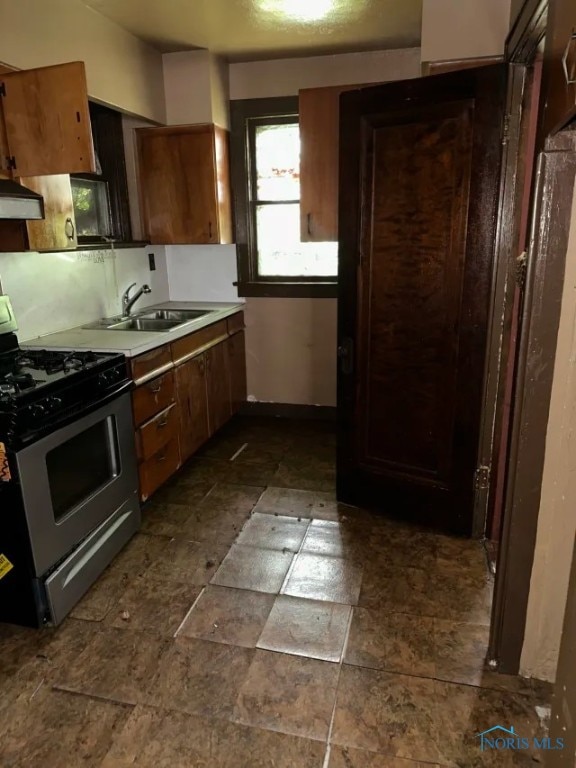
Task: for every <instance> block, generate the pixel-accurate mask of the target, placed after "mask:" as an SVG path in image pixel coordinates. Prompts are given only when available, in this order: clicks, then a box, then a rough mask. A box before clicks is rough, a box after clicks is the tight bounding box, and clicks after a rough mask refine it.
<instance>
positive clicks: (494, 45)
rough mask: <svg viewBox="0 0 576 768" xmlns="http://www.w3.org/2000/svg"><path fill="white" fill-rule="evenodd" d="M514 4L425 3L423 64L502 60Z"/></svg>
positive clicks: (486, 0)
mask: <svg viewBox="0 0 576 768" xmlns="http://www.w3.org/2000/svg"><path fill="white" fill-rule="evenodd" d="M510 2H511V0H423V4H422V61H423V62H424V61H450V60H451V59H473V58H477V57H482V56H500V55H502V53H503V51H504V42H505V40H506V37H507V35H508V30H509V26H510Z"/></svg>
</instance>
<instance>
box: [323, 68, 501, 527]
mask: <svg viewBox="0 0 576 768" xmlns="http://www.w3.org/2000/svg"><path fill="white" fill-rule="evenodd" d="M504 95H505V68H504V67H503V66H502V67H500V66H497V67H486V68H481V69H476V70H470V71H465V72H458V73H454V74H449V75H439V76H434V77H428V78H425V79H420V80H414V81H406V82H402V83H393V84H389V85H385V86H378V87H376V88H367V89H363V90H360V91H356V92H354V93H350V94H345V95H344V96H343V97H342V102H341V116H342V119H341V146H342V147H345V148H346V151H345V152H342V153H341V156H340V163H341V175H340V189H341V195H340V233H341V239H340V275H339V283H340V301H339V338H340V342H339V343H340V348H341V354H342V355H343V356H342V359H341V366H340V372H339V406H340V430H339V451H338V470H339V479H338V492H339V498H340V499H341V500H343V501H347V502H351V503H362V504H369V505H371V506H375V507H377V508H383V509H387V510H393V511H395V512H397V513H399V514H401V515H402V516H404V517H409V518H413V519H416V520H418V521H420V522H423V523H428V524H430V525H434V526H436V527H440V528H444V529H447V530H452V531H457V532H460V533H469V532H470V530H471V521H472V502H473V493H474V482H473V481H474V470H475V464H476V451H477V444H478V435H479V420H480V407H481V394H482V378H483V366H484V346H485V339H486V327H487V314H488V303H489V289H490V267H491V261H492V251H493V245H494V230H495V215H496V205H497V191H498V174H499V161H500V148H501V126H502V112H503V101H504ZM358 158H360V162H358ZM350 350H354V351H352V352H350ZM345 352H347V354H344V353H345Z"/></svg>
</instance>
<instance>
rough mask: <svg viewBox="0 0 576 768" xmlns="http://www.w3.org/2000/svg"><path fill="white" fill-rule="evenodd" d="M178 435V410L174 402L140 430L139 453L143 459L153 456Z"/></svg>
mask: <svg viewBox="0 0 576 768" xmlns="http://www.w3.org/2000/svg"><path fill="white" fill-rule="evenodd" d="M177 436H178V410H177V408H176V405H175V404H174V403H173V404H172V405H171V406H170V407H169V408H167V409H166V410H165V411H162V412H161V413H159V414H158V416H155V417H154V418H153V419H150V421H147V422H146V423H145V424H143V425H142V426H141V427H140V429H139V430H138V455H139V458H140V460H141V461H146V460H147V459H150V458H152V456H154V454H155V453H158V451H159V450H160V449H161V448H163V447H164V446H165V445H166V444H167V443H169V442H170V440H171V439H172V438H173V437H177Z"/></svg>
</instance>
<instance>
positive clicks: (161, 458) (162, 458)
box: [157, 453, 166, 462]
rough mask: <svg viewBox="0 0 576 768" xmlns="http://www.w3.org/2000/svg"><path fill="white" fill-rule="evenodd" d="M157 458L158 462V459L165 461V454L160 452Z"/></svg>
mask: <svg viewBox="0 0 576 768" xmlns="http://www.w3.org/2000/svg"><path fill="white" fill-rule="evenodd" d="M157 458H158V461H159V462H160V461H166V454H165V453H161V454H160V455H159V456H158V457H157Z"/></svg>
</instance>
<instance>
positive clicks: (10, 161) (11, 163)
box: [6, 155, 16, 171]
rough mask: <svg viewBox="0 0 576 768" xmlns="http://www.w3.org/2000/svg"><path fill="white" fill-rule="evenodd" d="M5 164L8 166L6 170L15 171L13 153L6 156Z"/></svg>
mask: <svg viewBox="0 0 576 768" xmlns="http://www.w3.org/2000/svg"><path fill="white" fill-rule="evenodd" d="M6 165H7V167H8V170H12V171H15V170H16V158H15V157H14V155H10V156H9V157H7V158H6Z"/></svg>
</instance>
